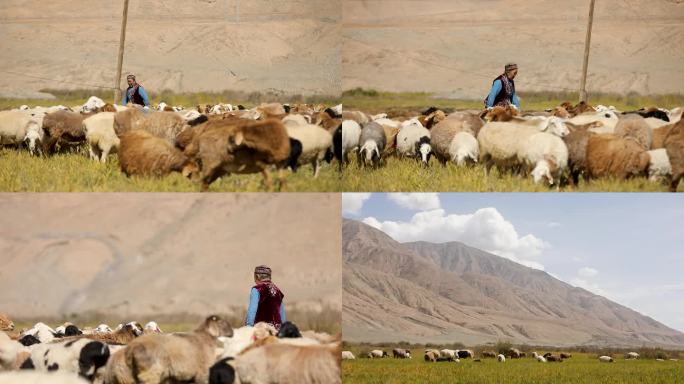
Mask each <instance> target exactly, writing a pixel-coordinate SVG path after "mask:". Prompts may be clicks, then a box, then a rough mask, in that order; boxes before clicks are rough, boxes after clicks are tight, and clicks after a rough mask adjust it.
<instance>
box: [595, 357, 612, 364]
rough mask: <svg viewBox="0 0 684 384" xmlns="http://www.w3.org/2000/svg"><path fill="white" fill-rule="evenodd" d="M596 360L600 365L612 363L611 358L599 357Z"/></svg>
mask: <svg viewBox="0 0 684 384" xmlns="http://www.w3.org/2000/svg"><path fill="white" fill-rule="evenodd" d="M598 359H599V362H601V363H612V362H613V358H612V357H610V356H599V358H598Z"/></svg>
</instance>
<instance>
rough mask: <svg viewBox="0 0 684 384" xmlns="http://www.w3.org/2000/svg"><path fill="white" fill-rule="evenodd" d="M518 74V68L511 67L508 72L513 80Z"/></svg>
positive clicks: (508, 75) (507, 74)
mask: <svg viewBox="0 0 684 384" xmlns="http://www.w3.org/2000/svg"><path fill="white" fill-rule="evenodd" d="M517 74H518V70H517V69H511V70H510V71H508V72H506V77H508V78H509V79H511V80H513V79H515V75H517Z"/></svg>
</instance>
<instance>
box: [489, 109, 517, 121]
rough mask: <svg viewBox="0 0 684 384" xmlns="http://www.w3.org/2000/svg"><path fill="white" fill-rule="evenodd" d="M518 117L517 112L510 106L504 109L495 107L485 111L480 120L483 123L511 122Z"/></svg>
mask: <svg viewBox="0 0 684 384" xmlns="http://www.w3.org/2000/svg"><path fill="white" fill-rule="evenodd" d="M518 115H520V114H519V113H518V110H517V109H515V108H513V107H511V106H510V105H508V106H506V107H502V106H499V105H497V106H496V107H494V108H492V109H489V110H485V111H484V112H483V113H482V115H481V118H482V119H484V121H487V122H489V121H511V119H513V117H515V116H518Z"/></svg>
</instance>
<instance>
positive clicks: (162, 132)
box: [114, 108, 187, 140]
mask: <svg viewBox="0 0 684 384" xmlns="http://www.w3.org/2000/svg"><path fill="white" fill-rule="evenodd" d="M186 127H187V122H186V120H185V119H184V118H183V117H181V116H180V115H179V114H177V113H176V112H143V111H141V110H140V109H138V108H128V109H126V110H125V111H120V112H117V113H116V114H115V115H114V131H115V132H116V134H117V136H121V135H122V134H124V133H126V132H129V131H133V130H144V131H147V132H149V133H151V134H153V135H155V136H158V137H161V138H165V139H168V140H173V139H175V138H176V136H177V135H178V134H179V133H180V132H181V131H182V130H183V129H184V128H186Z"/></svg>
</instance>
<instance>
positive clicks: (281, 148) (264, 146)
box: [0, 96, 342, 190]
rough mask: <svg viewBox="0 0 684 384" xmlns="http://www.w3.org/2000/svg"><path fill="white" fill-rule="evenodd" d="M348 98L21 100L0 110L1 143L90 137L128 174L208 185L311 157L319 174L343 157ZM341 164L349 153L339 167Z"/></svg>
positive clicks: (97, 153) (35, 149)
mask: <svg viewBox="0 0 684 384" xmlns="http://www.w3.org/2000/svg"><path fill="white" fill-rule="evenodd" d="M341 114H342V106H341V105H337V106H334V107H330V108H326V107H325V106H324V105H321V104H318V105H308V104H297V105H293V106H289V105H283V104H279V103H270V104H261V105H259V106H257V107H255V108H252V109H245V108H244V107H242V106H241V105H240V106H237V107H234V106H233V105H231V104H217V105H206V104H201V105H198V106H197V107H196V108H193V109H188V110H186V109H182V107H169V106H168V105H166V104H165V103H163V102H162V103H160V104H159V105H158V106H157V109H156V110H150V109H147V108H139V107H138V106H135V105H132V104H130V105H129V106H118V105H112V104H107V103H105V102H104V101H102V100H101V99H99V98H97V97H94V96H93V97H91V98H90V99H88V101H87V102H86V103H85V104H83V105H79V106H75V107H72V108H67V107H65V106H61V105H59V106H53V107H49V108H43V107H35V108H29V107H28V106H21V107H20V108H18V109H13V110H8V111H0V145H11V146H15V147H18V148H20V149H21V148H22V147H26V148H27V149H28V151H29V152H30V153H31V154H32V155H39V154H40V155H43V156H50V155H52V154H54V153H55V152H56V151H57V150H58V149H59V148H64V147H68V146H74V145H81V144H84V143H85V144H87V146H88V152H89V156H90V158H91V159H93V160H95V161H99V162H102V163H104V162H106V161H107V158H108V156H109V154H112V153H117V155H118V158H119V164H120V166H121V171H122V172H123V173H125V174H126V175H127V176H130V175H142V176H156V177H160V176H164V175H167V174H169V173H171V172H181V173H182V174H183V175H184V176H186V177H188V178H190V179H191V180H193V181H195V182H196V183H198V184H200V185H201V188H202V190H206V189H207V188H208V187H209V185H210V184H211V183H212V182H214V181H215V180H216V179H218V178H219V177H222V176H226V175H230V174H248V173H262V174H263V176H264V184H265V186H266V187H267V188H268V189H271V188H272V181H271V176H270V171H271V170H273V169H275V170H277V171H278V173H279V181H280V186H281V187H282V186H283V184H284V182H285V170H286V168H289V169H290V170H292V171H297V168H298V167H299V166H301V165H307V164H311V166H312V168H313V176H314V177H317V176H318V174H319V169H320V167H321V165H322V163H323V162H324V161H327V162H328V163H330V162H331V161H332V160H333V159H335V158H337V159H338V161H339V160H340V159H341V151H340V150H341V142H342V119H341V117H342V116H341ZM338 168H339V169H340V170H341V161H339V167H338Z"/></svg>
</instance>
